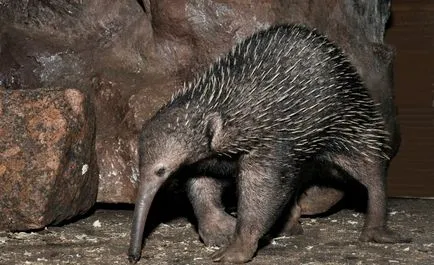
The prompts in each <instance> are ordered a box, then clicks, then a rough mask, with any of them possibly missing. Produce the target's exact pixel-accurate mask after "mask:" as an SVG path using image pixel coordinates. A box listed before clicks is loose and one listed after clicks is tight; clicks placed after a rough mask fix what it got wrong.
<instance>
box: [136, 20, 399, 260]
mask: <svg viewBox="0 0 434 265" xmlns="http://www.w3.org/2000/svg"><path fill="white" fill-rule="evenodd" d="M387 148H389V147H388V135H387V133H386V132H385V129H384V125H383V120H382V117H381V115H380V113H379V111H378V110H377V106H376V105H375V104H374V102H373V100H372V99H371V97H370V96H369V94H368V91H367V89H366V88H365V87H364V85H363V83H362V81H361V79H360V77H359V75H358V74H357V72H356V70H355V68H354V67H353V66H352V65H351V64H350V62H349V61H348V59H347V58H346V57H345V56H344V55H343V53H342V52H341V50H340V49H339V48H338V47H336V45H334V44H333V43H331V42H330V41H329V40H328V39H327V38H326V37H325V36H323V35H321V34H319V33H318V32H316V31H315V30H312V29H309V28H307V27H305V26H302V25H280V26H273V27H270V28H268V29H266V30H262V31H259V32H257V33H256V34H254V35H252V36H251V37H249V38H247V39H246V40H244V41H242V42H241V43H239V44H238V45H236V46H235V47H234V48H233V49H232V51H231V52H230V53H229V54H227V55H226V56H224V57H222V58H220V59H219V60H218V61H217V62H215V63H214V64H212V65H211V66H210V68H209V69H208V70H207V71H206V72H205V73H204V74H203V75H202V76H200V77H197V78H196V79H195V80H194V81H193V82H191V83H189V84H188V85H186V86H185V87H184V89H183V90H181V91H180V92H179V93H176V94H175V95H174V96H173V97H172V99H171V100H170V101H169V102H168V103H167V104H166V105H165V106H163V107H162V108H161V109H160V110H159V111H158V112H157V113H156V114H155V116H154V117H153V118H152V119H150V120H149V121H148V122H147V123H146V124H145V125H144V127H143V129H142V132H141V136H140V142H139V155H140V159H139V168H140V186H139V189H138V196H137V201H136V208H135V212H134V220H133V227H132V233H131V243H130V249H129V259H130V261H132V262H135V261H137V260H138V259H139V258H140V253H141V246H142V236H143V235H142V234H143V229H144V225H145V221H146V218H147V214H148V210H149V207H150V205H151V203H152V200H153V198H154V195H155V194H156V192H157V191H158V189H159V188H160V186H161V185H162V183H163V182H164V181H165V180H166V179H167V178H168V177H169V176H171V175H173V173H174V172H177V171H179V170H180V168H185V167H190V168H195V174H196V176H192V177H195V178H194V179H192V180H191V181H189V192H190V199H191V201H192V204H193V208H194V211H195V214H196V215H197V217H198V222H199V233H201V236H202V237H205V238H206V237H209V238H207V239H206V240H208V241H209V242H212V241H213V240H214V239H213V237H222V236H223V237H225V238H230V241H229V242H228V244H227V245H226V246H225V247H223V248H221V249H220V250H219V251H217V252H216V253H215V254H214V255H213V260H214V261H229V262H237V263H239V262H247V261H249V260H250V259H251V258H252V257H253V255H254V253H255V251H256V250H257V246H258V240H259V239H260V238H261V237H262V236H263V235H264V234H265V233H266V232H267V231H268V230H269V229H270V227H271V226H272V225H273V223H274V222H275V220H276V218H277V217H278V216H279V215H280V214H281V211H282V209H283V208H284V207H285V206H286V205H287V203H288V202H289V201H290V200H291V199H293V197H294V196H297V192H298V188H299V185H300V183H301V182H302V181H303V180H302V179H301V178H300V176H301V175H300V171H301V169H302V168H303V166H304V165H306V163H311V162H312V161H318V162H320V163H321V162H327V163H332V164H334V165H335V166H337V167H339V168H340V169H341V170H343V171H345V172H347V173H348V175H349V176H351V177H353V178H354V179H356V180H358V181H360V182H361V183H362V184H363V185H365V186H366V189H367V191H368V195H369V202H368V209H367V215H366V220H365V226H364V229H363V232H362V235H361V239H362V240H363V241H375V242H399V241H403V240H404V239H402V238H400V237H399V236H398V235H396V234H395V233H392V232H390V231H389V230H387V228H386V206H385V205H386V194H385V187H384V178H385V175H386V169H387V166H386V165H387V161H388V158H387V156H386V155H385V154H386V150H387ZM219 174H222V175H234V177H235V178H236V183H237V194H238V208H237V219H236V220H235V219H234V218H233V217H231V216H230V215H228V214H227V213H225V212H224V210H223V207H222V206H221V202H220V201H219V196H220V195H221V192H222V187H221V185H220V184H219V179H218V177H217V178H216V176H218V175H219ZM201 227H202V228H204V229H201ZM205 228H206V229H205ZM220 240H221V238H217V239H216V241H220Z"/></svg>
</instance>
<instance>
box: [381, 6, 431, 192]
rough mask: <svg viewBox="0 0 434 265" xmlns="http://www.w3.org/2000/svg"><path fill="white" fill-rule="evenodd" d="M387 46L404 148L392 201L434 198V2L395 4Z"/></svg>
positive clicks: (392, 176)
mask: <svg viewBox="0 0 434 265" xmlns="http://www.w3.org/2000/svg"><path fill="white" fill-rule="evenodd" d="M385 42H387V43H389V44H390V45H392V46H394V47H395V49H396V57H395V63H394V82H395V97H396V98H395V103H396V104H397V106H398V121H399V124H400V127H401V137H402V142H401V147H400V151H399V153H398V155H397V156H396V157H395V158H394V160H393V162H392V166H391V169H390V172H389V187H388V193H389V195H390V196H415V197H420V196H423V197H434V1H432V0H411V1H409V0H393V1H392V19H391V21H390V27H389V29H388V30H387V32H386V40H385Z"/></svg>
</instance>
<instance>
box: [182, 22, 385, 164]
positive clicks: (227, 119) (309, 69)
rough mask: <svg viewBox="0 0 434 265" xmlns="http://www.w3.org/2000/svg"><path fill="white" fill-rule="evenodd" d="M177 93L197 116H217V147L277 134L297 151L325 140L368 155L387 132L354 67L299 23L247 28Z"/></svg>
mask: <svg viewBox="0 0 434 265" xmlns="http://www.w3.org/2000/svg"><path fill="white" fill-rule="evenodd" d="M178 98H184V100H185V99H187V101H188V103H187V104H188V107H187V108H191V109H200V110H201V115H202V118H204V117H205V116H206V115H208V114H210V113H214V112H216V113H219V114H220V115H221V116H222V117H223V121H224V123H223V127H224V128H225V130H226V131H227V132H228V133H227V134H226V139H225V141H224V142H222V143H221V145H222V146H221V150H222V151H224V152H225V151H227V152H232V153H234V152H237V151H245V150H252V149H254V148H255V146H258V145H267V144H271V143H276V142H282V141H283V142H285V144H286V145H287V146H289V147H290V148H291V149H292V151H293V153H294V154H299V155H300V156H306V154H311V153H316V152H318V151H320V150H321V149H322V148H328V147H330V148H335V149H336V150H339V149H341V150H343V151H350V152H352V151H356V152H364V153H365V154H366V155H367V156H370V155H381V154H382V149H384V144H385V142H386V138H387V137H386V135H385V132H384V129H383V122H382V118H381V115H380V114H379V112H378V111H377V109H376V106H375V104H374V102H373V101H372V99H371V98H370V96H369V94H368V92H367V90H366V88H365V87H364V86H363V84H362V82H361V80H360V77H359V75H358V74H357V72H356V70H355V68H354V67H352V65H351V64H350V63H349V62H348V60H347V58H346V57H345V56H344V55H343V54H342V52H341V51H340V49H339V48H337V47H336V46H335V45H334V44H332V43H331V42H330V41H328V40H327V39H326V38H325V37H324V36H322V35H320V34H318V33H317V32H315V31H312V30H310V29H308V28H305V27H304V26H300V25H291V26H276V27H273V28H271V29H268V30H264V31H261V32H258V33H256V34H254V35H253V36H252V37H250V38H248V39H246V40H244V41H243V42H241V43H240V44H238V45H237V46H235V47H234V48H233V50H232V51H231V52H230V53H229V54H228V55H227V56H226V57H223V58H221V59H220V60H219V61H218V62H217V63H215V64H213V65H211V67H210V69H209V70H208V71H207V72H206V73H205V74H204V75H203V76H201V77H200V78H199V79H197V80H196V81H194V82H193V83H191V84H190V85H189V87H188V88H187V89H186V91H184V92H183V93H182V94H181V95H179V96H178ZM175 101H176V98H175ZM194 115H195V114H192V115H191V116H194ZM189 118H192V117H189ZM360 150H364V151H360Z"/></svg>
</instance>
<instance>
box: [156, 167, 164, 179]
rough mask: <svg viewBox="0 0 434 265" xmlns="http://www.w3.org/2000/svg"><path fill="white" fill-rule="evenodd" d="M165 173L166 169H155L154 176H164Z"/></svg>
mask: <svg viewBox="0 0 434 265" xmlns="http://www.w3.org/2000/svg"><path fill="white" fill-rule="evenodd" d="M165 173H166V168H165V167H160V168H159V169H157V170H156V171H155V174H156V175H157V176H159V177H162V176H164V174H165Z"/></svg>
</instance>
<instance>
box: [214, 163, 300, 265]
mask: <svg viewBox="0 0 434 265" xmlns="http://www.w3.org/2000/svg"><path fill="white" fill-rule="evenodd" d="M240 169H241V170H240V174H239V179H238V215H237V224H236V229H235V234H234V236H233V237H232V239H231V241H230V243H229V245H227V246H226V247H224V248H222V249H220V250H219V251H217V252H216V253H214V254H213V256H212V259H213V260H214V261H224V262H232V263H244V262H248V261H249V260H251V259H252V258H253V256H254V254H255V252H256V250H257V248H258V241H259V239H260V238H261V237H262V236H264V235H265V234H266V233H267V232H268V230H269V229H270V227H271V226H272V225H273V224H274V222H275V221H276V219H277V217H278V216H279V215H280V213H281V211H282V210H283V208H284V206H285V204H286V203H287V201H288V199H289V198H288V197H289V193H288V187H289V184H288V183H289V181H288V180H291V179H293V176H292V175H291V174H288V171H287V170H286V171H283V170H282V168H281V167H280V165H273V163H264V162H263V161H262V159H260V158H255V157H251V156H248V155H247V156H245V157H243V158H242V160H241V164H240Z"/></svg>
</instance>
